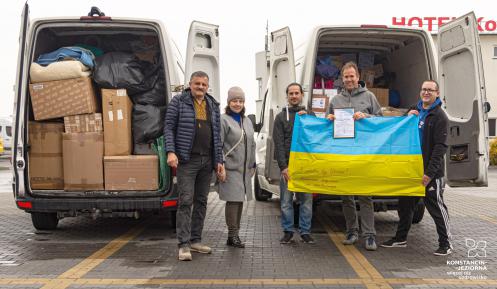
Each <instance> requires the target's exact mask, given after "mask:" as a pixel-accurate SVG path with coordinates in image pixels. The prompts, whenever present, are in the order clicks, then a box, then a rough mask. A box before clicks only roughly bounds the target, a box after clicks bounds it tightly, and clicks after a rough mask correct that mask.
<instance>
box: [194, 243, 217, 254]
mask: <svg viewBox="0 0 497 289" xmlns="http://www.w3.org/2000/svg"><path fill="white" fill-rule="evenodd" d="M190 248H191V250H192V251H193V252H197V253H202V254H210V253H212V249H211V247H209V246H206V245H203V244H201V243H195V244H192V245H191V246H190Z"/></svg>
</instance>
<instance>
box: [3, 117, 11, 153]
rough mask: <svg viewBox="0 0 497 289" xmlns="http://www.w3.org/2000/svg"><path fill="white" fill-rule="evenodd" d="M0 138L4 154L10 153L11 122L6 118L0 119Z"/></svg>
mask: <svg viewBox="0 0 497 289" xmlns="http://www.w3.org/2000/svg"><path fill="white" fill-rule="evenodd" d="M0 138H2V139H3V148H4V150H5V151H4V154H7V153H10V151H11V149H12V143H11V141H12V140H11V139H12V121H11V120H10V119H8V118H1V119H0Z"/></svg>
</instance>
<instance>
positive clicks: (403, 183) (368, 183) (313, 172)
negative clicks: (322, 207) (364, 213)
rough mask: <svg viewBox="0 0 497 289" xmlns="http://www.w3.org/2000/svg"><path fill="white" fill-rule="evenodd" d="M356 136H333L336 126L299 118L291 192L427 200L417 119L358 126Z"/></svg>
mask: <svg viewBox="0 0 497 289" xmlns="http://www.w3.org/2000/svg"><path fill="white" fill-rule="evenodd" d="M355 129H356V132H355V135H356V136H355V138H336V139H335V138H333V122H332V121H329V120H327V119H324V118H317V117H314V116H310V115H302V116H298V115H297V116H296V118H295V124H294V129H293V136H292V146H291V149H290V161H289V167H288V169H289V174H290V180H289V182H288V189H289V190H290V191H294V192H307V193H321V194H330V195H366V196H424V195H425V190H424V187H423V185H422V184H421V179H422V177H423V158H422V155H421V147H420V142H419V133H418V118H417V117H416V116H403V117H372V118H366V119H361V120H358V121H356V122H355Z"/></svg>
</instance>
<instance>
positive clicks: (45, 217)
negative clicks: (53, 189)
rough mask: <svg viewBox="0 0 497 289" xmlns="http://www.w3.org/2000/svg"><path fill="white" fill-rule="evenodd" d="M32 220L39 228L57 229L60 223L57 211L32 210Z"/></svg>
mask: <svg viewBox="0 0 497 289" xmlns="http://www.w3.org/2000/svg"><path fill="white" fill-rule="evenodd" d="M31 222H33V226H34V227H35V228H36V229H37V230H55V229H56V228H57V224H59V219H58V218H57V213H40V212H32V213H31Z"/></svg>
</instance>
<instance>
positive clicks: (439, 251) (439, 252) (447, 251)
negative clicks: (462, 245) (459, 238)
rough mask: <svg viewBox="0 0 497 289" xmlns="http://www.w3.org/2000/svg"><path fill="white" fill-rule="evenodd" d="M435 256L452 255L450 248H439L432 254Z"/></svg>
mask: <svg viewBox="0 0 497 289" xmlns="http://www.w3.org/2000/svg"><path fill="white" fill-rule="evenodd" d="M433 254H434V255H436V256H447V255H449V254H452V246H450V245H449V246H440V247H438V249H437V250H436V251H435V252H434V253H433Z"/></svg>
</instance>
